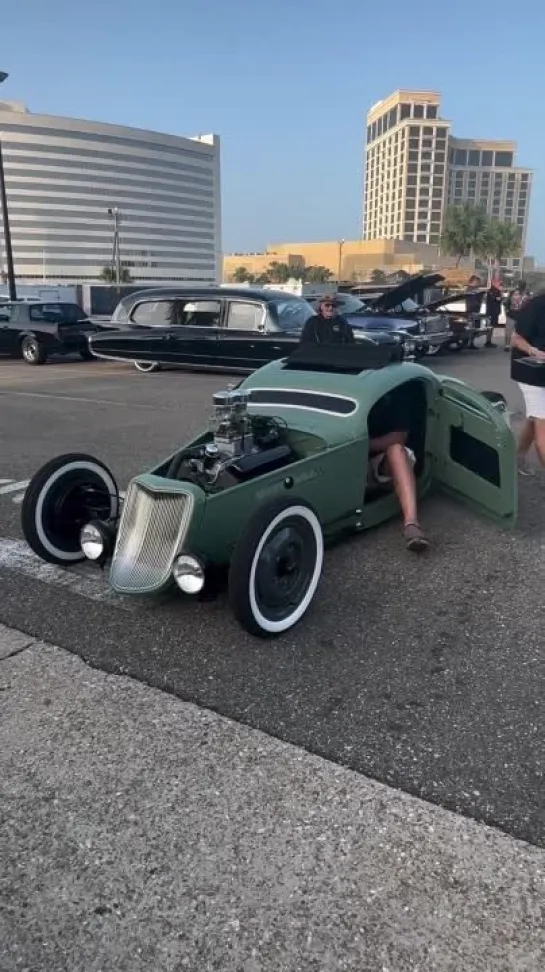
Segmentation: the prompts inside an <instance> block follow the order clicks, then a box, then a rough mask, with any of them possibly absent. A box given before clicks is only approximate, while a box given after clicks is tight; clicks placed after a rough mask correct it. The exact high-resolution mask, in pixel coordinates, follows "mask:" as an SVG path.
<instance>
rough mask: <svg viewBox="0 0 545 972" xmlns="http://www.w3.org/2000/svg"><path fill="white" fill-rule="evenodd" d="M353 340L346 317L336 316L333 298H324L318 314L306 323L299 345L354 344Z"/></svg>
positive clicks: (335, 305)
mask: <svg viewBox="0 0 545 972" xmlns="http://www.w3.org/2000/svg"><path fill="white" fill-rule="evenodd" d="M354 341H355V338H354V333H353V331H352V328H351V327H350V324H349V323H348V321H347V320H346V317H342V316H341V315H340V314H337V302H336V300H335V298H334V297H324V299H323V300H322V301H321V302H320V307H319V310H318V313H317V314H316V316H315V317H310V318H309V320H308V321H307V322H306V324H305V326H304V328H303V331H302V334H301V344H309V343H313V344H354Z"/></svg>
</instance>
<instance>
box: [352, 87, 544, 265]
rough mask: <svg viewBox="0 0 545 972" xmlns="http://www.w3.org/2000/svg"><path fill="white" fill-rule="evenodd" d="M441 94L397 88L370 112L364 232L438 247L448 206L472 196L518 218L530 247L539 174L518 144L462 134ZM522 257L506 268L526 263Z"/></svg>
mask: <svg viewBox="0 0 545 972" xmlns="http://www.w3.org/2000/svg"><path fill="white" fill-rule="evenodd" d="M450 127H451V123H450V121H446V120H445V119H444V118H442V117H441V96H440V95H439V94H438V92H436V91H395V92H394V93H393V94H391V95H390V96H389V97H388V98H385V99H384V100H383V101H379V102H378V103H377V104H376V105H373V107H372V108H371V110H370V111H369V114H368V115H367V138H366V166H365V168H366V173H365V195H364V206H363V236H364V239H366V240H376V239H395V240H405V241H407V242H413V243H431V244H438V243H439V242H440V239H441V231H442V224H443V218H444V212H445V207H446V206H447V205H459V204H461V203H464V202H467V201H470V202H474V203H476V204H479V205H482V206H484V207H485V208H486V210H487V212H488V213H489V215H490V216H492V217H494V218H496V219H500V220H502V221H506V222H512V223H515V224H516V225H517V227H518V229H519V230H520V233H521V236H522V243H523V254H524V247H525V244H526V235H527V228H528V214H529V207H530V193H531V188H532V172H531V171H529V170H528V169H522V168H520V167H518V166H516V164H515V156H516V149H517V146H516V143H515V142H505V141H490V140H483V139H458V138H453V137H452V136H451V134H450ZM521 263H522V256H521V257H517V258H514V259H510V260H506V261H505V262H504V265H505V266H506V267H507V266H509V267H512V268H514V269H515V268H519V267H520V266H521Z"/></svg>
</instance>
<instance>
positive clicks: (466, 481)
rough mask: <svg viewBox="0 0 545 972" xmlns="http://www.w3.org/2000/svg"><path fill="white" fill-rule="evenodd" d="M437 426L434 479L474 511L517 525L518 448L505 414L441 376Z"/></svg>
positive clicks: (454, 380)
mask: <svg viewBox="0 0 545 972" xmlns="http://www.w3.org/2000/svg"><path fill="white" fill-rule="evenodd" d="M435 421H436V427H435V439H434V448H433V475H434V478H435V479H436V480H437V481H438V482H439V483H440V484H441V486H442V488H443V489H445V490H446V491H447V492H448V493H449V494H450V495H451V496H453V497H454V498H456V499H461V500H463V501H464V502H465V503H467V504H468V505H470V506H471V507H472V508H473V509H474V510H476V512H478V513H481V514H482V513H486V514H487V515H488V516H491V517H492V518H493V519H494V520H495V521H497V522H500V523H502V524H504V525H506V526H514V525H515V523H516V518H517V506H518V477H517V463H516V443H515V438H514V436H513V433H512V431H511V428H510V427H509V424H508V422H507V421H506V419H505V417H504V415H502V414H501V413H499V412H498V411H497V409H495V408H494V407H493V406H491V405H490V403H489V402H488V401H487V400H486V399H485V398H483V396H482V395H480V394H479V392H477V391H475V390H474V389H472V388H469V386H468V385H466V384H464V382H461V381H458V380H457V379H455V378H447V377H441V378H440V382H439V387H438V396H437V404H436V409H435ZM462 452H463V455H462Z"/></svg>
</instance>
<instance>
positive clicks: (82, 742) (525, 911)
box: [0, 626, 545, 972]
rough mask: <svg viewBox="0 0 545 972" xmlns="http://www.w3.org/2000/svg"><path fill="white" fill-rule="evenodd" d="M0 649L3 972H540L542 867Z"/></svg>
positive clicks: (290, 757)
mask: <svg viewBox="0 0 545 972" xmlns="http://www.w3.org/2000/svg"><path fill="white" fill-rule="evenodd" d="M0 646H1V649H2V653H3V657H4V660H3V661H2V662H1V664H0V681H1V683H2V686H1V687H2V688H3V689H4V691H3V692H2V695H1V698H2V702H3V704H2V707H1V710H0V726H1V732H2V740H3V742H2V747H1V750H0V759H1V774H0V780H1V782H0V786H1V791H2V794H1V797H0V799H1V803H2V807H3V811H4V813H3V816H4V826H3V839H4V841H5V847H4V853H3V857H2V859H3V873H2V876H1V881H2V884H3V885H4V890H5V901H6V905H7V907H6V910H5V916H6V917H5V923H6V927H5V928H4V930H3V935H2V940H3V941H4V943H7V950H6V951H5V952H4V960H3V968H4V969H5V970H6V972H12V970H13V972H15V970H18V969H23V968H25V969H30V968H31V969H32V970H33V972H42V970H43V972H51V970H53V969H55V970H56V972H57V970H66V972H80V970H81V972H83V970H85V972H99V970H101V969H105V968H111V969H115V970H116V972H144V970H145V972H155V970H157V972H159V970H161V972H179V970H180V972H181V970H184V969H190V970H194V972H205V970H212V969H221V970H222V972H283V970H285V972H314V970H320V972H321V970H322V969H323V970H324V972H326V970H327V972H330V970H334V969H339V970H340V969H342V970H349V972H367V970H369V972H371V970H373V972H374V970H377V972H409V970H411V972H416V970H417V969H418V970H419V972H462V970H463V972H540V970H541V969H542V968H543V966H544V959H545V936H544V932H543V925H542V908H543V904H544V894H543V875H544V873H545V852H544V851H540V850H538V849H537V848H533V847H531V846H529V845H525V844H523V843H521V842H519V841H516V840H514V839H513V838H510V837H507V836H505V835H503V834H501V833H499V832H497V831H494V830H492V829H490V828H488V827H485V826H482V825H479V824H477V823H475V822H473V821H470V820H467V819H464V818H462V817H459V816H457V815H455V814H452V813H449V812H448V811H445V810H442V809H440V808H438V807H434V806H431V805H429V804H426V803H424V802H423V801H420V800H418V799H416V798H414V797H410V796H408V795H406V794H404V793H401V792H399V791H396V790H392V789H389V788H388V787H387V786H384V785H382V784H379V783H375V782H373V781H372V780H368V779H366V778H364V777H362V776H358V775H357V774H356V773H353V772H351V771H349V770H345V769H343V768H341V767H339V766H337V765H336V764H333V763H328V762H327V761H325V760H323V759H320V758H319V757H316V756H312V755H309V754H308V753H306V752H304V751H301V750H299V749H297V748H296V747H294V746H291V745H289V744H286V743H283V742H280V741H278V740H275V739H272V738H270V737H268V736H266V735H264V734H263V733H261V732H259V731H257V730H253V729H249V728H247V727H245V726H242V725H239V724H237V723H234V722H231V721H230V720H228V719H225V718H223V717H220V716H217V715H215V714H214V713H211V712H208V711H205V710H200V709H198V708H197V707H195V706H194V705H191V704H186V703H184V702H181V701H179V700H178V699H176V698H174V697H172V696H169V695H165V694H164V693H162V692H160V691H158V690H156V689H151V688H148V687H146V686H144V685H142V684H140V683H139V682H134V681H131V680H130V679H128V678H126V677H124V676H115V675H113V676H112V675H107V674H105V673H104V672H101V671H96V670H93V669H90V668H89V667H88V666H87V665H85V664H84V663H83V662H82V661H81V660H80V659H79V658H78V657H76V656H73V655H70V654H69V653H68V652H65V651H63V650H62V649H58V648H54V647H52V646H50V645H46V644H42V643H39V642H36V641H33V640H32V639H31V638H29V637H28V636H26V635H22V634H21V632H17V631H12V630H11V629H7V628H4V627H1V626H0ZM0 934H2V930H1V928H0ZM4 948H6V946H4Z"/></svg>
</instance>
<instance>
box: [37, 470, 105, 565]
mask: <svg viewBox="0 0 545 972" xmlns="http://www.w3.org/2000/svg"><path fill="white" fill-rule="evenodd" d="M118 515H119V493H118V489H117V484H116V482H115V479H114V478H113V476H112V474H111V472H110V470H109V469H108V467H107V466H105V465H104V463H102V462H100V461H99V460H98V459H95V458H93V456H88V455H86V454H85V453H68V454H67V455H63V456H57V457H56V458H55V459H51V460H50V461H49V462H46V464H45V466H42V468H41V469H39V470H38V472H37V473H36V475H35V476H33V478H32V479H31V480H30V483H29V486H28V489H27V490H26V492H25V496H24V499H23V505H22V507H21V526H22V529H23V535H24V538H25V540H26V542H27V543H28V545H29V547H30V548H31V549H32V550H33V551H34V553H36V554H38V557H41V559H42V560H46V561H48V563H50V564H61V565H62V566H64V567H67V566H69V565H70V564H75V563H77V562H78V561H81V560H85V556H84V554H83V552H82V549H81V546H80V531H81V528H82V527H83V526H85V524H86V523H88V522H89V521H90V520H94V519H100V520H103V519H116V518H117V517H118Z"/></svg>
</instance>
